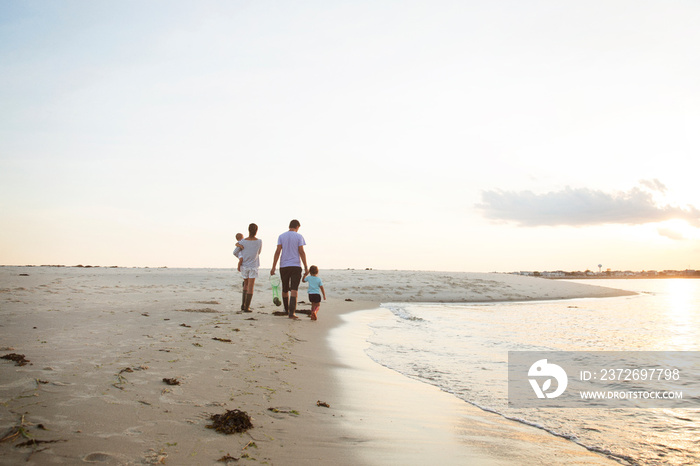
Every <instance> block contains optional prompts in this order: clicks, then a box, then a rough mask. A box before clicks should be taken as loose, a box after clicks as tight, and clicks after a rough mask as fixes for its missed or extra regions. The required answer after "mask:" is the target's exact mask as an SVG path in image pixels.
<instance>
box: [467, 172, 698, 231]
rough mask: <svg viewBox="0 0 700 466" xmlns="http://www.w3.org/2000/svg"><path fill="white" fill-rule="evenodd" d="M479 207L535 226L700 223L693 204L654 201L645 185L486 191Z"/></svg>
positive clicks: (650, 184) (658, 186)
mask: <svg viewBox="0 0 700 466" xmlns="http://www.w3.org/2000/svg"><path fill="white" fill-rule="evenodd" d="M640 183H641V184H642V186H643V187H647V188H649V189H651V190H653V191H656V192H663V191H665V190H666V189H667V188H666V186H664V185H663V183H661V182H660V181H658V180H652V181H648V180H645V181H641V182H640ZM476 207H477V208H478V209H480V210H482V212H483V215H484V216H485V217H486V218H490V219H493V220H504V221H510V222H516V223H518V224H519V225H522V226H532V227H534V226H542V225H547V226H556V225H568V226H586V225H603V224H627V225H641V224H645V223H653V222H661V221H664V220H670V219H683V220H686V221H688V222H689V223H690V224H692V225H695V226H700V210H698V209H696V208H695V207H693V206H688V207H686V208H682V207H678V206H671V205H659V204H657V203H656V202H655V201H654V198H653V193H652V192H650V191H649V190H645V189H642V188H641V187H634V188H632V189H630V190H629V191H624V192H616V193H607V192H604V191H599V190H593V189H588V188H578V189H573V188H570V187H567V188H565V189H564V190H563V191H553V192H549V193H544V194H535V193H533V192H532V191H520V192H514V191H503V190H493V191H484V192H482V203H481V204H477V205H476Z"/></svg>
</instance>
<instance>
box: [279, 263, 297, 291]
mask: <svg viewBox="0 0 700 466" xmlns="http://www.w3.org/2000/svg"><path fill="white" fill-rule="evenodd" d="M280 278H281V279H282V293H289V290H292V291H297V290H298V289H299V283H301V267H280Z"/></svg>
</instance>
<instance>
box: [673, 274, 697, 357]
mask: <svg viewBox="0 0 700 466" xmlns="http://www.w3.org/2000/svg"><path fill="white" fill-rule="evenodd" d="M666 285H667V290H668V296H669V302H670V307H669V311H668V318H669V320H670V321H671V323H672V326H671V327H670V328H669V331H670V335H668V339H669V342H670V343H671V344H672V345H673V347H674V349H676V350H696V349H697V348H696V345H697V342H696V341H695V340H696V339H695V337H694V333H695V331H696V329H695V327H696V326H697V318H698V315H697V314H698V313H699V312H698V305H700V302H698V296H695V293H694V290H695V287H694V286H693V285H694V283H693V281H692V280H689V279H682V278H677V279H668V280H666Z"/></svg>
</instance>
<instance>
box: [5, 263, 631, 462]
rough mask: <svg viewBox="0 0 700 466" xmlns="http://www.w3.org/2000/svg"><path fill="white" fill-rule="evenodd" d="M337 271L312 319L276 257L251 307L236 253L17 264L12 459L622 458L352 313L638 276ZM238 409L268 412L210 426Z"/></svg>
mask: <svg viewBox="0 0 700 466" xmlns="http://www.w3.org/2000/svg"><path fill="white" fill-rule="evenodd" d="M321 276H322V278H323V280H324V283H325V286H326V291H327V294H328V297H329V299H328V301H325V302H323V303H322V306H321V311H320V313H319V320H318V321H316V322H311V321H310V320H309V319H308V318H307V317H306V316H304V315H302V316H301V317H302V319H301V320H300V321H292V320H290V319H287V318H285V317H278V316H274V315H273V312H275V311H279V310H280V308H277V307H275V306H274V305H273V304H272V303H271V293H270V290H269V284H268V281H267V274H266V273H265V271H261V278H260V279H258V283H257V287H256V295H255V296H254V299H253V305H252V308H253V309H254V312H252V313H241V312H240V311H239V308H240V279H239V278H238V275H237V274H236V273H235V272H233V271H230V270H221V269H218V270H216V269H215V270H208V269H182V270H179V269H106V268H91V269H88V268H55V267H51V268H50V267H0V335H1V339H0V349H1V351H0V356H2V355H6V354H9V353H16V354H23V355H24V356H25V358H26V359H27V360H29V363H28V364H26V365H23V366H18V365H16V364H15V363H14V362H11V361H7V360H2V361H0V436H2V437H8V438H7V439H6V440H5V441H3V442H1V443H0V464H7V465H15V464H30V465H32V464H34V465H47V464H86V463H87V464H91V463H94V464H115V465H116V464H119V465H124V464H127V465H130V464H173V465H190V464H202V465H210V464H225V463H223V462H217V460H219V459H222V458H223V457H226V456H228V457H229V458H239V461H238V463H242V462H244V461H251V460H255V461H256V463H255V464H276V465H297V464H298V465H302V464H330V463H332V464H335V465H345V464H348V465H350V464H353V465H356V464H571V463H578V464H599V463H600V464H603V463H608V462H609V461H608V460H607V459H606V458H604V457H602V456H600V455H597V454H594V453H590V452H588V451H586V450H585V449H583V448H581V447H579V446H577V445H575V444H572V443H571V442H568V441H565V440H563V439H559V438H556V437H553V436H551V435H549V434H547V433H545V432H541V431H539V430H537V429H534V428H530V427H528V426H524V425H520V424H517V423H514V422H511V421H507V420H505V419H502V418H501V417H499V416H497V415H494V414H490V413H485V412H483V411H481V410H479V409H477V408H474V407H472V406H470V405H468V404H466V403H464V402H462V401H461V400H458V399H457V398H455V397H453V396H452V395H449V394H447V393H444V392H441V391H440V390H438V389H437V388H434V387H432V386H428V385H425V384H422V383H420V382H416V381H414V380H410V379H408V378H406V377H403V376H401V375H400V374H397V373H395V372H393V371H390V370H388V369H385V368H383V367H381V366H379V365H378V364H375V363H374V362H372V361H371V360H370V359H369V358H368V357H367V356H365V355H364V353H363V348H364V346H363V341H364V338H365V336H366V335H363V334H362V331H361V330H357V329H356V330H353V331H345V330H344V328H345V327H340V328H339V326H340V325H341V323H342V322H341V317H342V315H343V314H344V313H347V312H350V311H355V310H359V309H375V308H377V307H378V305H379V304H380V303H382V302H406V301H421V302H481V301H498V300H528V299H557V298H576V297H603V296H616V295H622V294H628V293H625V292H619V291H618V290H611V289H608V288H601V287H592V286H588V285H581V284H578V283H570V282H562V281H551V280H545V279H537V278H525V277H518V276H513V275H500V274H462V273H439V272H402V271H394V272H392V271H374V270H372V271H364V270H362V271H359V270H344V271H322V272H321ZM301 294H302V296H301V298H300V299H301V300H305V296H304V293H301ZM348 299H351V300H352V301H346V300H348ZM301 309H308V305H302V306H301ZM331 332H332V335H333V338H334V342H333V347H334V348H343V351H342V357H338V355H337V354H336V353H334V352H333V351H331V349H330V346H329V343H328V340H327V337H328V336H329V335H330V334H331ZM226 340H230V341H226ZM166 378H172V379H177V381H178V382H180V384H179V385H168V384H166V383H165V382H164V380H163V379H166ZM319 402H320V403H319ZM324 403H325V404H328V405H329V407H326V406H323V405H322V404H324ZM319 404H321V406H319ZM234 409H239V410H241V411H245V412H246V413H247V414H249V415H250V416H251V417H252V424H253V426H254V427H253V428H252V429H250V430H248V431H246V432H244V433H238V434H233V435H225V434H222V433H219V432H216V431H215V430H213V429H208V428H207V425H209V424H211V421H210V419H209V418H210V416H211V415H212V414H223V413H224V412H225V411H227V410H234ZM13 434H15V435H13ZM235 463H236V462H235V461H233V460H231V461H229V464H235Z"/></svg>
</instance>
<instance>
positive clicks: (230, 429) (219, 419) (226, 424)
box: [207, 409, 253, 435]
mask: <svg viewBox="0 0 700 466" xmlns="http://www.w3.org/2000/svg"><path fill="white" fill-rule="evenodd" d="M210 419H211V420H212V424H211V425H208V426H207V429H214V430H216V431H217V432H221V433H222V434H229V435H230V434H234V433H237V432H245V431H246V430H248V429H252V428H253V423H252V422H251V421H250V416H248V413H246V412H245V411H241V410H239V409H234V410H227V411H226V412H225V413H224V414H213V415H212V416H211V418H210Z"/></svg>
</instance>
